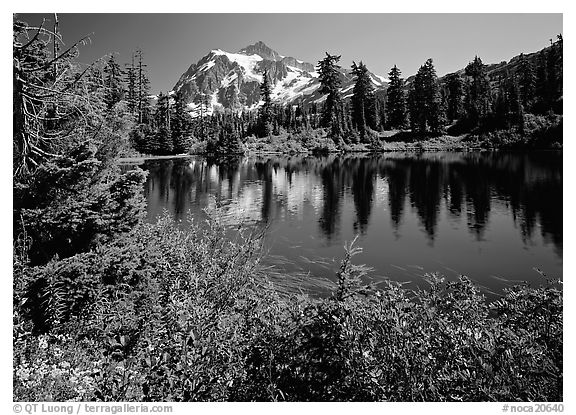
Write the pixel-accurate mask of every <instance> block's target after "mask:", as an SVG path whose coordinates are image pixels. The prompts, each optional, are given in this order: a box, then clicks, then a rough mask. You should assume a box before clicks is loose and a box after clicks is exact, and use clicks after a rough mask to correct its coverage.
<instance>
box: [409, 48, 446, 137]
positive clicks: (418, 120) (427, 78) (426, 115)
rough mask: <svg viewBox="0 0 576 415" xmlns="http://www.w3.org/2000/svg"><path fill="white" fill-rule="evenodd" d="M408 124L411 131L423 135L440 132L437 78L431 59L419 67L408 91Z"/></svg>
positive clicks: (440, 115) (439, 103)
mask: <svg viewBox="0 0 576 415" xmlns="http://www.w3.org/2000/svg"><path fill="white" fill-rule="evenodd" d="M409 101H410V124H411V126H412V130H413V131H416V132H419V133H421V134H424V133H426V132H428V131H431V132H433V133H438V132H440V128H441V126H442V121H443V114H442V112H441V101H440V90H439V86H438V77H437V76H436V70H435V69H434V64H433V62H432V59H428V60H427V61H426V63H425V64H424V65H422V66H421V67H420V69H419V70H418V73H417V74H416V77H415V78H414V82H413V84H412V87H411V89H410V97H409Z"/></svg>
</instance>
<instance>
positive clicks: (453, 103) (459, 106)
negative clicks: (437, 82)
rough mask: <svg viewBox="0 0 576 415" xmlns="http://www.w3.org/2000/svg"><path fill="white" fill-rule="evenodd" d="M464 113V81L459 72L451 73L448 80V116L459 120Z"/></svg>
mask: <svg viewBox="0 0 576 415" xmlns="http://www.w3.org/2000/svg"><path fill="white" fill-rule="evenodd" d="M463 115H464V83H463V82H462V78H461V77H460V75H459V74H457V73H451V74H449V75H448V76H447V80H446V118H447V119H448V120H449V121H451V122H452V121H454V120H458V119H459V118H460V117H462V116H463Z"/></svg>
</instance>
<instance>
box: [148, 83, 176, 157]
mask: <svg viewBox="0 0 576 415" xmlns="http://www.w3.org/2000/svg"><path fill="white" fill-rule="evenodd" d="M154 121H155V126H156V132H155V134H154V139H152V140H150V144H149V148H148V150H149V152H150V153H151V154H164V155H167V154H172V152H173V151H174V147H173V144H172V131H171V125H170V124H171V111H170V97H169V96H168V95H167V94H163V93H162V92H160V94H159V95H158V102H157V103H156V111H155V114H154Z"/></svg>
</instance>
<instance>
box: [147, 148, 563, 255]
mask: <svg viewBox="0 0 576 415" xmlns="http://www.w3.org/2000/svg"><path fill="white" fill-rule="evenodd" d="M145 168H146V169H147V170H148V171H149V177H148V184H147V187H146V190H145V192H146V195H147V197H148V200H149V203H155V206H158V205H161V204H166V203H168V202H170V203H172V204H173V205H174V206H170V208H171V209H170V210H173V211H174V213H175V214H176V215H177V216H180V215H182V214H184V213H185V212H186V211H187V210H188V208H189V204H191V203H194V204H196V205H197V206H198V207H204V206H206V205H207V200H208V198H209V197H210V196H211V195H215V196H216V198H217V200H219V199H220V197H224V198H225V199H228V200H234V199H236V198H238V197H240V196H241V194H242V192H243V191H245V190H247V189H248V188H252V189H254V187H260V189H261V192H256V193H254V192H253V193H252V194H257V195H261V196H258V197H261V199H260V200H254V201H253V202H251V203H254V202H255V203H260V204H261V206H260V215H261V220H262V221H264V222H268V221H270V220H271V218H272V217H273V215H274V214H275V213H274V212H275V209H282V208H285V207H286V206H285V205H286V199H287V197H288V196H287V194H284V195H283V197H279V195H275V194H274V192H279V191H283V192H290V191H291V188H292V185H293V180H294V178H295V177H297V176H298V175H300V174H307V176H306V180H307V181H312V182H313V181H314V180H317V181H318V184H319V185H320V186H321V200H319V209H320V213H319V219H318V224H319V227H320V230H321V232H322V233H323V234H324V236H325V237H326V238H327V239H332V238H333V237H334V235H335V234H336V233H337V232H338V229H339V225H340V221H341V214H342V209H343V208H342V204H343V202H344V198H345V197H347V196H346V195H350V196H351V197H352V201H353V203H354V209H355V214H356V220H355V223H354V227H355V229H357V230H359V231H360V232H366V230H367V226H368V223H369V220H370V215H371V213H372V208H373V203H375V200H377V198H375V197H374V196H375V195H374V193H375V191H376V189H375V181H376V178H377V176H379V177H380V178H381V179H382V180H383V181H385V182H387V191H388V195H387V204H388V208H389V210H390V219H391V221H392V224H393V226H394V228H395V229H396V230H397V231H398V229H399V226H400V224H401V223H402V217H403V215H404V214H405V213H406V199H407V198H408V200H409V202H410V206H411V208H412V210H413V212H414V213H415V214H416V215H417V216H418V218H419V220H420V222H421V224H422V227H423V229H424V231H425V232H426V234H427V235H428V237H429V238H430V239H431V240H433V239H434V237H435V234H436V232H437V226H438V220H439V214H440V210H441V207H442V202H444V203H445V206H446V209H447V212H448V214H449V215H450V216H452V217H455V218H459V217H461V216H462V215H463V214H466V219H467V223H468V228H469V231H470V232H471V233H472V234H474V235H475V236H476V237H477V238H478V239H481V238H482V234H483V232H484V230H485V229H486V226H487V225H488V223H489V221H490V212H491V210H492V208H493V206H492V204H493V203H495V200H498V202H497V203H501V204H502V206H506V207H508V208H509V209H510V211H511V213H512V215H513V217H514V220H515V222H516V223H517V225H518V227H519V229H520V232H521V234H522V237H523V238H524V240H525V242H527V241H528V240H530V239H531V238H532V237H533V235H534V232H535V231H536V230H537V229H538V227H539V228H540V232H541V234H542V236H543V238H544V239H545V240H546V241H551V242H552V243H553V244H554V245H555V247H556V248H557V249H558V250H559V252H560V255H561V250H562V155H561V154H557V153H546V154H541V153H540V154H533V155H518V154H502V153H482V154H479V153H464V154H462V153H461V154H458V153H442V154H439V153H437V154H426V153H425V154H420V155H414V154H390V155H380V156H374V157H362V156H357V155H348V156H338V155H330V156H325V157H298V156H294V157H288V158H284V157H257V158H255V159H243V160H241V159H238V158H236V159H230V160H206V161H204V160H200V161H198V162H193V163H191V162H190V161H189V160H186V161H184V160H182V161H180V160H178V161H166V160H163V161H161V162H147V163H146V165H145ZM215 172H217V174H215ZM283 178H284V179H285V181H284V182H283V183H281V186H284V187H283V188H282V189H276V188H275V180H282V179H283ZM225 183H227V185H225ZM300 183H302V179H300ZM225 186H226V188H225V189H224V188H223V187H225ZM311 186H312V184H311ZM192 190H193V191H194V192H195V199H194V201H193V202H192V200H191V198H190V196H189V195H190V193H191V191H192ZM151 198H156V199H157V200H156V201H152V200H150V199H151ZM298 202H299V203H304V201H303V200H300V201H298ZM156 210H157V209H156Z"/></svg>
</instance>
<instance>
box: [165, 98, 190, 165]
mask: <svg viewBox="0 0 576 415" xmlns="http://www.w3.org/2000/svg"><path fill="white" fill-rule="evenodd" d="M191 123H192V118H191V117H190V114H189V113H188V112H187V111H186V105H185V102H184V98H183V96H182V93H181V92H176V93H175V94H174V105H173V106H172V122H171V124H170V127H171V132H172V143H173V147H174V153H175V154H182V153H187V152H188V151H189V150H190V145H191V137H190V131H191Z"/></svg>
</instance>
